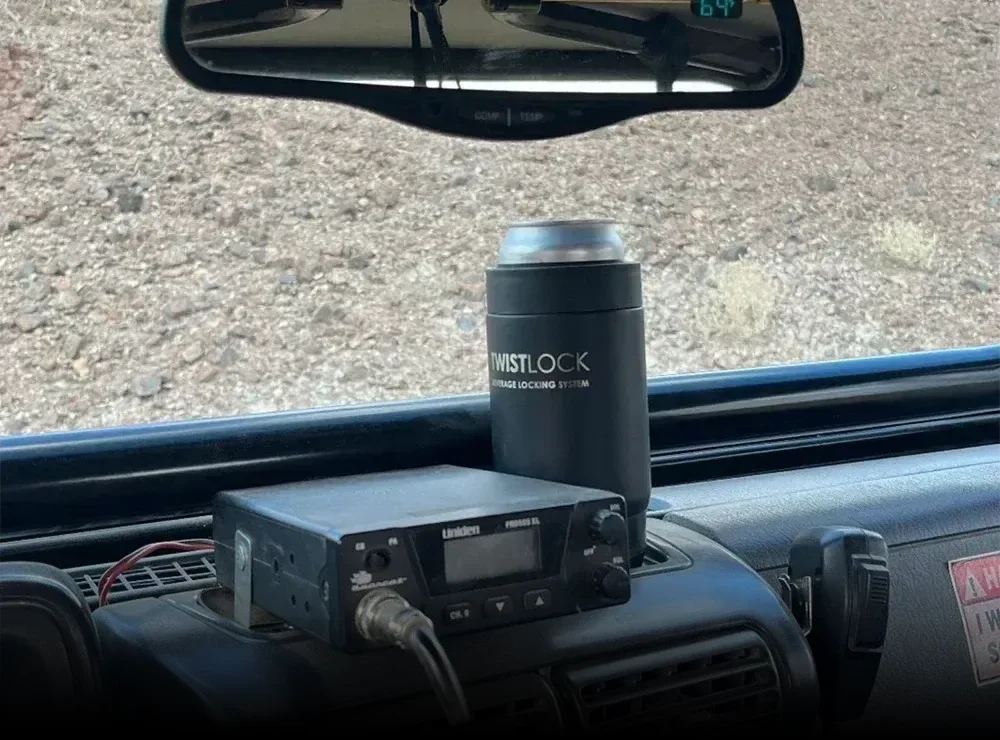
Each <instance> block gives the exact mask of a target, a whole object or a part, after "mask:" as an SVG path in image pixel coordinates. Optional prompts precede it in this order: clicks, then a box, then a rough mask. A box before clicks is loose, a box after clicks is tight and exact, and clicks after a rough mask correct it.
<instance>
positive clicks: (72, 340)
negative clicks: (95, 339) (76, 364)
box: [62, 334, 83, 360]
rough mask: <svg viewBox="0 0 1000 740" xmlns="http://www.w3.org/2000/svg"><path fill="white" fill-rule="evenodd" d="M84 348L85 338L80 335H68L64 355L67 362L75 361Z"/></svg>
mask: <svg viewBox="0 0 1000 740" xmlns="http://www.w3.org/2000/svg"><path fill="white" fill-rule="evenodd" d="M82 348H83V337H81V336H80V335H79V334H67V335H66V337H65V338H64V339H63V343H62V353H63V356H64V357H65V358H66V359H67V360H75V359H76V358H77V357H79V355H80V350H81V349H82Z"/></svg>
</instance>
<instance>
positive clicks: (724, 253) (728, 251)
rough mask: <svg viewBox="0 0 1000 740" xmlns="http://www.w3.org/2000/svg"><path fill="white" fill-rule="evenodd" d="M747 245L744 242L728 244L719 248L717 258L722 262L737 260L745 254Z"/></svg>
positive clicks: (747, 248)
mask: <svg viewBox="0 0 1000 740" xmlns="http://www.w3.org/2000/svg"><path fill="white" fill-rule="evenodd" d="M748 251H749V247H747V245H746V244H730V245H729V246H728V247H723V248H722V249H721V250H719V259H720V260H722V261H724V262H738V261H739V260H741V259H742V258H743V257H745V256H746V254H747V252H748Z"/></svg>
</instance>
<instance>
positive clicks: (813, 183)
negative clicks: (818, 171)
mask: <svg viewBox="0 0 1000 740" xmlns="http://www.w3.org/2000/svg"><path fill="white" fill-rule="evenodd" d="M806 187H807V188H809V189H810V190H811V191H812V192H814V193H832V192H833V191H835V190H836V189H837V181H836V180H834V179H833V178H832V177H830V175H812V176H810V177H809V178H807V179H806Z"/></svg>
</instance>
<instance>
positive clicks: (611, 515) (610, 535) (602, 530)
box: [590, 509, 628, 545]
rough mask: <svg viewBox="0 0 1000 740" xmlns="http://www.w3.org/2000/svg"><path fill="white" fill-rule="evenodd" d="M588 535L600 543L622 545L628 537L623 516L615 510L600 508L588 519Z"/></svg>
mask: <svg viewBox="0 0 1000 740" xmlns="http://www.w3.org/2000/svg"><path fill="white" fill-rule="evenodd" d="M590 536H591V537H593V539H594V541H595V542H599V543H600V544H602V545H622V544H624V543H625V540H626V539H627V538H628V526H627V525H626V524H625V517H623V516H622V515H621V514H619V513H618V512H617V511H611V510H610V509H602V510H601V511H599V512H597V513H596V514H594V517H593V519H591V520H590Z"/></svg>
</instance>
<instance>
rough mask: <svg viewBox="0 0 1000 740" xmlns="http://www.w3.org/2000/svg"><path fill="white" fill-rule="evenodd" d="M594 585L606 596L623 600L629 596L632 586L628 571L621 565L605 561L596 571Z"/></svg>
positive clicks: (615, 599) (614, 599) (598, 591)
mask: <svg viewBox="0 0 1000 740" xmlns="http://www.w3.org/2000/svg"><path fill="white" fill-rule="evenodd" d="M594 587H595V588H596V589H597V593H599V594H600V595H601V596H603V597H604V598H606V599H612V600H613V601H621V600H622V599H624V598H626V597H628V595H629V590H630V588H631V583H630V582H629V575H628V571H627V570H625V569H624V568H622V567H621V566H620V565H613V564H611V563H605V564H604V565H602V566H601V567H600V568H598V569H597V570H596V571H595V572H594Z"/></svg>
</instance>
